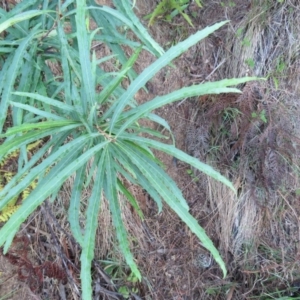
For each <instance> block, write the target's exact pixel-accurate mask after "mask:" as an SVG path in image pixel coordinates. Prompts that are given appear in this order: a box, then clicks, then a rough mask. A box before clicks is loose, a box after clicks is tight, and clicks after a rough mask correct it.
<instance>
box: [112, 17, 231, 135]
mask: <svg viewBox="0 0 300 300" xmlns="http://www.w3.org/2000/svg"><path fill="white" fill-rule="evenodd" d="M226 23H227V21H224V22H220V23H217V24H215V25H213V26H210V27H206V28H205V29H203V30H201V31H199V32H197V33H195V34H193V35H191V36H190V37H189V38H187V39H186V40H184V41H182V42H180V43H178V44H177V45H176V46H173V47H172V48H171V49H169V50H168V51H167V52H166V53H165V54H164V55H162V56H161V57H160V58H159V59H158V60H157V61H155V62H154V63H153V64H151V65H150V66H149V67H147V68H146V69H145V70H144V71H143V72H142V73H141V74H140V75H139V76H138V77H137V78H136V79H135V80H134V81H133V82H132V83H131V85H130V86H129V88H128V90H127V91H126V92H125V94H124V95H123V96H122V97H121V98H120V99H119V101H118V102H117V104H116V106H115V107H113V108H112V111H113V115H112V119H111V121H110V128H109V129H110V131H112V130H113V128H114V126H115V123H116V122H117V120H118V118H119V116H120V114H121V113H122V111H123V109H124V108H125V106H126V105H127V104H128V102H130V101H131V99H132V97H133V96H134V95H135V93H136V92H137V91H138V90H139V89H140V88H142V87H143V86H144V85H145V84H146V83H147V81H148V80H150V79H151V78H152V77H153V76H154V75H155V74H156V73H157V72H158V71H159V70H160V69H162V68H163V67H165V66H166V65H167V64H169V63H170V62H171V61H172V60H173V59H174V58H176V57H177V56H179V55H180V54H182V53H183V52H184V51H186V50H187V49H189V48H190V47H191V46H193V45H195V44H196V43H197V42H199V41H200V40H202V39H204V38H205V37H207V36H208V35H209V34H211V33H212V32H214V31H216V30H217V29H218V28H220V27H221V26H223V25H224V24H226Z"/></svg>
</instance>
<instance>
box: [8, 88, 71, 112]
mask: <svg viewBox="0 0 300 300" xmlns="http://www.w3.org/2000/svg"><path fill="white" fill-rule="evenodd" d="M12 94H14V95H18V96H23V97H28V98H32V99H35V100H38V101H41V102H44V103H46V104H49V105H51V106H54V107H57V108H59V109H61V110H63V111H65V112H76V110H75V108H74V107H73V106H72V105H68V104H65V103H63V102H61V101H58V100H55V99H52V98H49V97H45V96H42V95H38V94H34V93H25V92H14V93H12Z"/></svg>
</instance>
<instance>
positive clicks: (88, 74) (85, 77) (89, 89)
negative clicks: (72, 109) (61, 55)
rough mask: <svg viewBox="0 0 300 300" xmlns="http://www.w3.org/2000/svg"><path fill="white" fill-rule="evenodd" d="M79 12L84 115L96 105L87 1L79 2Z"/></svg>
mask: <svg viewBox="0 0 300 300" xmlns="http://www.w3.org/2000/svg"><path fill="white" fill-rule="evenodd" d="M76 4H77V10H76V15H75V20H76V28H77V32H76V34H77V41H78V48H79V60H80V67H81V73H82V81H83V91H82V92H83V95H82V96H83V99H82V109H83V111H84V114H86V112H87V105H89V106H92V105H94V103H95V85H94V83H93V76H92V65H91V61H90V45H89V37H88V33H87V28H86V23H85V21H86V18H88V16H87V15H86V1H85V0H77V1H76Z"/></svg>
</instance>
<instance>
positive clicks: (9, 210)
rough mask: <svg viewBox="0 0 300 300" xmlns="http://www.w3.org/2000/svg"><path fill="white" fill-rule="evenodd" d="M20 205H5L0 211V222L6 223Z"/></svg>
mask: <svg viewBox="0 0 300 300" xmlns="http://www.w3.org/2000/svg"><path fill="white" fill-rule="evenodd" d="M20 206H21V205H7V206H6V207H5V208H4V209H3V210H2V211H0V222H6V221H8V219H9V218H10V217H11V216H12V214H13V213H15V212H16V211H17V210H18V209H19V207H20Z"/></svg>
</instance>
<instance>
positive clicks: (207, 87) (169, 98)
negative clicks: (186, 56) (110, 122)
mask: <svg viewBox="0 0 300 300" xmlns="http://www.w3.org/2000/svg"><path fill="white" fill-rule="evenodd" d="M250 80H257V78H256V77H244V78H238V79H237V78H233V79H224V80H220V81H217V82H207V83H203V84H199V85H193V86H190V87H185V88H182V89H180V90H177V91H174V92H172V93H170V94H168V95H165V96H159V97H155V98H154V99H153V100H151V101H149V102H146V103H144V104H142V105H139V106H138V107H136V108H133V109H131V110H130V111H127V112H125V113H124V114H122V115H121V116H120V117H121V120H123V119H126V122H125V123H124V124H123V125H122V127H121V128H120V129H119V131H118V134H117V136H118V135H119V134H121V133H122V132H123V131H124V130H125V129H126V128H127V127H128V126H129V125H130V124H132V123H134V122H135V121H137V120H138V119H140V118H141V117H142V116H147V114H148V113H150V112H151V111H153V110H155V109H156V108H159V107H162V106H164V105H166V104H169V103H172V102H174V101H177V100H180V99H183V98H187V97H194V96H201V95H206V94H220V93H240V90H238V89H236V88H228V87H227V86H230V85H237V84H240V83H244V82H247V81H250ZM130 115H131V117H129V116H130Z"/></svg>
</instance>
